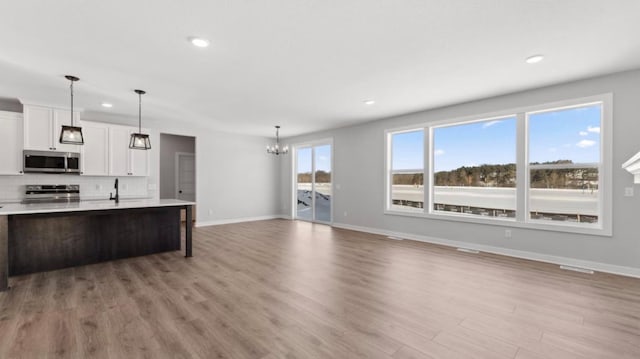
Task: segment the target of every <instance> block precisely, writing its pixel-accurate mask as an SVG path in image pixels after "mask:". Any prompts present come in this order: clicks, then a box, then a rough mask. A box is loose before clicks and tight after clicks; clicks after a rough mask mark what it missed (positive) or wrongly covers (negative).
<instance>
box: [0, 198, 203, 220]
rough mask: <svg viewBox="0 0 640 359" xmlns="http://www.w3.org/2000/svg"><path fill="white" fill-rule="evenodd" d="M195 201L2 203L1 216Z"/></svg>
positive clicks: (142, 200) (183, 204) (166, 204)
mask: <svg viewBox="0 0 640 359" xmlns="http://www.w3.org/2000/svg"><path fill="white" fill-rule="evenodd" d="M195 204H196V203H195V202H188V201H181V200H178V199H121V200H120V203H115V201H108V200H89V201H80V202H71V203H29V204H24V203H9V204H0V216H6V215H13V214H36V213H57V212H82V211H104V210H115V209H128V208H149V207H179V206H189V205H195Z"/></svg>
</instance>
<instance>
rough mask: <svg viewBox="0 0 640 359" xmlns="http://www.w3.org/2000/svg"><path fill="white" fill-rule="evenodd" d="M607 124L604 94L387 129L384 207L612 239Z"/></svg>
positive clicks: (608, 112)
mask: <svg viewBox="0 0 640 359" xmlns="http://www.w3.org/2000/svg"><path fill="white" fill-rule="evenodd" d="M610 126H611V95H600V96H593V97H590V98H584V99H578V100H572V101H564V102H561V103H554V104H548V105H541V106H532V107H529V108H525V109H518V110H509V111H504V112H502V113H496V114H492V115H491V116H482V117H480V116H478V117H475V118H474V117H468V118H464V119H457V120H450V121H441V122H437V123H430V124H426V125H423V126H420V127H418V128H412V129H410V130H406V129H402V130H397V131H393V130H391V131H387V136H386V139H387V158H388V160H387V176H388V177H387V182H386V183H387V189H386V191H387V192H386V193H387V206H386V211H387V213H390V214H411V215H414V216H415V215H417V216H425V217H430V218H439V219H446V220H460V221H470V222H476V223H487V222H490V223H502V224H504V225H508V226H516V227H525V228H538V229H549V230H559V231H568V232H576V233H587V234H599V235H610V234H611V213H610V212H611V194H610V193H611V189H610V183H611V163H610V162H611V128H610ZM425 134H426V135H425ZM425 189H426V190H425Z"/></svg>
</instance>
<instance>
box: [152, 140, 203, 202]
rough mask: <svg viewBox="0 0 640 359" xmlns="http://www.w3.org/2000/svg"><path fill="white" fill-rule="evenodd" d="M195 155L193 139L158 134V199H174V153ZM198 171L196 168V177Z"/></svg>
mask: <svg viewBox="0 0 640 359" xmlns="http://www.w3.org/2000/svg"><path fill="white" fill-rule="evenodd" d="M177 152H185V153H195V152H196V143H195V138H194V137H191V136H176V135H168V134H164V133H161V134H160V159H159V161H160V178H159V180H160V198H175V197H176V196H175V186H176V172H175V171H176V153H177ZM197 171H198V169H197V168H196V175H197Z"/></svg>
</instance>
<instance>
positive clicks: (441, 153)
mask: <svg viewBox="0 0 640 359" xmlns="http://www.w3.org/2000/svg"><path fill="white" fill-rule="evenodd" d="M433 154H434V155H436V156H442V155H444V150H435V151H434V152H433Z"/></svg>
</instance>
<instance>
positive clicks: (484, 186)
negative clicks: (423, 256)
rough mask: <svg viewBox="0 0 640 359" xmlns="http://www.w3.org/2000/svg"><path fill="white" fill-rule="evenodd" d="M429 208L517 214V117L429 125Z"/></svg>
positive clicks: (479, 213)
mask: <svg viewBox="0 0 640 359" xmlns="http://www.w3.org/2000/svg"><path fill="white" fill-rule="evenodd" d="M433 148H434V151H433V172H434V173H433V210H434V211H436V212H439V211H444V212H456V213H464V214H469V215H475V216H489V217H504V218H515V213H516V188H515V187H516V118H515V117H507V118H498V119H492V120H486V121H479V122H473V123H465V124H459V125H451V126H442V127H435V128H434V129H433Z"/></svg>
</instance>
